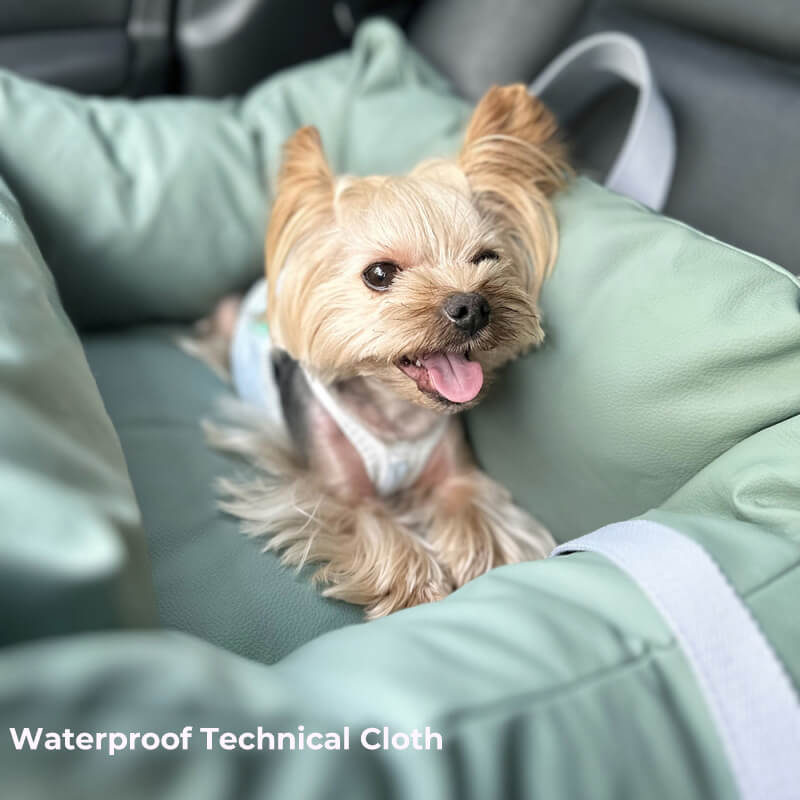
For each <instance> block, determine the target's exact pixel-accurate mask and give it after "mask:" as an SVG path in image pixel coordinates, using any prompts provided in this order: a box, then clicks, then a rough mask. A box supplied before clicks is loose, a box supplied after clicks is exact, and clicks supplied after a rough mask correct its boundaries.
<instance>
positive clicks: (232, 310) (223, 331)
mask: <svg viewBox="0 0 800 800" xmlns="http://www.w3.org/2000/svg"><path fill="white" fill-rule="evenodd" d="M241 304H242V298H241V296H240V295H233V294H232V295H228V296H227V297H223V298H222V300H220V301H219V303H217V305H216V306H215V307H214V309H213V311H212V312H211V313H210V314H209V315H208V316H207V317H203V319H201V320H198V322H197V323H195V326H194V329H193V330H192V333H191V334H190V335H188V336H179V337H178V339H177V341H178V345H179V347H180V348H181V349H182V350H183V351H184V352H186V353H188V354H189V355H190V356H194V357H195V358H199V359H200V360H201V361H204V362H205V363H206V364H207V365H208V366H209V367H211V369H212V370H214V372H216V373H217V375H219V377H220V378H222V379H223V380H225V381H229V380H230V377H231V376H230V363H229V362H230V357H229V356H230V349H231V339H233V331H234V329H235V327H236V319H237V317H238V315H239V308H240V306H241Z"/></svg>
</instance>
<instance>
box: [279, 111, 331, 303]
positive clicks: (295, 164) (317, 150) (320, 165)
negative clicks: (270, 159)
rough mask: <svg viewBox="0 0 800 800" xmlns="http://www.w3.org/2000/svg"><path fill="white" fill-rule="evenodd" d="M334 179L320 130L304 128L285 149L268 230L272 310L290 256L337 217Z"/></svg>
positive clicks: (289, 141)
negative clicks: (332, 217) (280, 278)
mask: <svg viewBox="0 0 800 800" xmlns="http://www.w3.org/2000/svg"><path fill="white" fill-rule="evenodd" d="M333 186H334V176H333V173H332V171H331V168H330V167H329V166H328V162H327V160H326V158H325V153H324V152H323V150H322V141H321V139H320V136H319V131H317V129H316V128H315V127H313V126H312V125H307V126H305V127H304V128H300V129H299V130H298V131H296V132H295V133H294V134H292V136H290V137H289V139H288V140H287V142H286V144H285V145H284V148H283V165H282V167H281V171H280V174H279V175H278V186H277V191H276V194H275V203H274V205H273V207H272V212H271V214H270V219H269V226H268V228H267V242H266V259H267V286H268V288H269V301H268V306H267V307H268V308H269V309H270V316H271V312H272V311H273V310H274V309H275V308H276V307H277V303H276V302H275V301H276V297H275V291H276V287H277V286H278V275H279V273H280V271H281V270H282V269H283V267H284V263H285V261H286V258H287V256H288V254H289V253H290V252H291V250H292V249H293V248H294V247H295V245H296V244H297V242H298V241H299V240H300V239H302V238H303V237H304V236H306V235H307V234H308V233H309V232H310V231H313V230H315V229H316V228H318V227H320V226H321V225H324V224H326V223H327V222H328V221H329V219H330V217H331V216H332V214H333Z"/></svg>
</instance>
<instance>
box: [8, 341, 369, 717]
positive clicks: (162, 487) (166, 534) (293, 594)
mask: <svg viewBox="0 0 800 800" xmlns="http://www.w3.org/2000/svg"><path fill="white" fill-rule="evenodd" d="M175 335H176V331H175V330H174V329H172V328H165V327H151V328H139V329H134V330H127V331H124V332H120V333H104V334H95V335H91V336H87V337H85V339H84V345H85V347H86V354H87V356H88V358H89V363H90V364H91V367H92V370H93V372H94V375H95V378H96V380H97V385H98V386H99V388H100V391H101V393H102V395H103V399H104V401H105V404H106V407H107V408H108V412H109V414H110V415H111V417H112V419H113V420H114V425H115V427H116V429H117V432H118V433H119V437H120V441H121V442H122V447H123V449H124V450H125V456H126V458H127V461H128V467H129V469H130V472H131V477H132V479H133V483H134V486H135V488H136V496H137V498H138V500H139V503H140V505H141V508H142V516H143V520H144V525H145V528H146V530H147V532H148V536H149V539H150V551H151V557H152V563H153V583H154V585H155V590H156V598H157V601H158V614H159V620H160V622H161V624H162V625H164V626H165V627H168V628H177V629H179V630H183V631H189V632H191V633H194V634H196V635H198V636H200V637H202V638H204V639H206V640H208V641H210V642H213V643H214V644H218V645H220V646H222V647H225V648H227V649H229V650H233V651H234V652H236V653H240V654H241V655H244V656H247V657H248V658H252V659H255V660H256V661H262V662H265V663H272V662H274V661H277V660H278V659H279V658H281V657H282V656H284V655H286V654H287V653H290V652H291V651H292V650H295V649H296V648H297V647H299V646H300V645H301V644H304V643H305V642H307V641H309V640H311V639H313V638H315V637H317V636H319V635H320V634H322V633H325V632H326V631H329V630H333V629H334V628H340V627H342V626H343V625H348V624H353V623H357V622H361V621H362V620H363V612H362V610H361V608H360V607H356V606H351V605H347V604H345V603H340V602H337V601H333V600H326V599H325V598H324V597H322V596H321V595H320V591H319V588H318V587H315V586H313V585H312V583H311V580H310V577H311V572H312V570H305V571H303V572H301V573H299V574H298V573H297V572H296V571H295V570H294V569H286V568H284V567H282V566H281V565H280V563H279V561H278V558H277V557H276V556H275V555H274V554H273V553H262V552H261V550H262V549H263V542H259V541H258V540H254V539H248V538H247V537H246V536H244V535H243V534H242V532H241V530H240V526H239V521H238V520H237V519H234V518H233V517H230V516H228V515H226V514H223V513H222V512H220V511H219V509H218V508H217V505H216V501H217V497H218V495H217V493H216V490H215V482H216V480H217V479H218V478H222V477H227V478H234V477H237V476H241V475H242V474H243V473H244V472H245V465H244V464H243V463H242V462H241V461H238V460H236V459H234V458H229V457H227V456H225V455H224V454H222V453H219V452H218V451H215V450H213V449H212V448H210V447H209V445H208V443H207V442H206V440H205V437H204V436H203V431H202V429H201V427H200V420H202V419H204V418H217V419H218V418H219V415H218V414H216V410H217V402H218V401H219V399H220V398H221V397H223V396H224V395H226V394H227V393H228V392H230V387H229V386H228V384H225V383H223V382H222V381H221V380H220V379H219V378H218V377H217V376H216V375H215V374H214V373H213V372H212V371H211V370H210V369H209V368H208V367H207V366H206V365H205V364H204V363H202V362H201V361H199V360H198V359H196V358H192V357H191V356H189V355H187V354H186V353H184V352H183V351H182V350H180V349H179V348H178V347H177V346H176V345H175ZM245 477H250V475H249V474H246V475H245ZM0 733H2V732H0Z"/></svg>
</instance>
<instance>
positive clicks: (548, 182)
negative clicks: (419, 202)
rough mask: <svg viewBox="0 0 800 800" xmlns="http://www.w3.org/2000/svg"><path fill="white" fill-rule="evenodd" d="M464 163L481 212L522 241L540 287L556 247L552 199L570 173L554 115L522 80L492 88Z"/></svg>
mask: <svg viewBox="0 0 800 800" xmlns="http://www.w3.org/2000/svg"><path fill="white" fill-rule="evenodd" d="M459 165H460V166H461V169H462V170H463V171H464V174H465V175H466V176H467V180H468V181H469V184H470V189H471V191H472V194H473V197H474V200H475V203H476V205H477V206H478V208H479V210H481V211H482V212H483V213H485V214H487V215H490V216H491V218H492V221H493V222H494V223H495V224H499V225H501V226H504V227H506V228H508V229H509V232H510V233H511V234H512V236H513V238H514V240H515V241H516V242H517V243H518V244H519V246H520V249H521V254H520V255H521V256H522V257H523V258H526V260H528V261H529V264H528V267H529V269H528V272H529V275H528V277H529V278H530V279H531V287H532V288H534V289H536V290H538V287H539V286H540V285H541V282H542V280H543V279H544V277H545V275H546V274H547V272H548V271H549V270H550V268H551V267H552V264H553V262H554V261H555V256H556V249H557V248H556V242H557V236H556V226H555V219H554V217H553V212H552V209H551V208H550V203H549V202H548V199H547V198H548V197H549V196H550V195H551V194H552V193H553V192H555V191H556V190H557V189H559V188H561V187H562V186H563V185H564V184H565V182H566V180H567V177H568V175H569V167H568V164H567V159H566V153H565V148H564V146H563V144H562V142H561V139H560V137H559V132H558V125H557V124H556V120H555V117H554V116H553V115H552V114H551V113H550V111H549V110H548V109H547V108H546V107H545V105H544V103H542V102H541V100H539V99H538V98H536V97H532V96H531V95H530V94H529V93H528V90H527V89H526V88H525V87H524V86H523V85H522V84H521V83H519V84H514V85H512V86H493V87H492V88H491V89H489V91H488V92H486V94H485V95H484V96H483V97H482V98H481V100H480V102H479V103H478V105H477V107H476V108H475V111H474V112H473V114H472V118H471V119H470V121H469V124H468V126H467V131H466V135H465V137H464V145H463V147H462V149H461V154H460V156H459Z"/></svg>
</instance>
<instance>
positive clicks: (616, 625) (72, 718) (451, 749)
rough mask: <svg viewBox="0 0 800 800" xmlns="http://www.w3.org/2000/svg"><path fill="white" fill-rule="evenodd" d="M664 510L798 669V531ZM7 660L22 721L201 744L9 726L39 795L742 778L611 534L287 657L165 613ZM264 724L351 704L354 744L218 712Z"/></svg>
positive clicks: (601, 795)
mask: <svg viewBox="0 0 800 800" xmlns="http://www.w3.org/2000/svg"><path fill="white" fill-rule="evenodd" d="M786 444H787V446H788V445H790V444H794V445H795V446H796V442H794V443H792V442H790V441H788V440H787V442H786ZM769 465H770V466H774V465H775V462H774V461H773V460H772V459H770V460H769ZM721 491H724V490H721ZM658 521H660V522H662V523H663V524H667V525H669V526H670V527H672V528H674V529H675V530H679V531H681V532H683V533H685V534H688V535H690V536H692V537H693V538H695V539H696V540H698V541H699V542H701V543H702V544H703V546H704V547H705V548H706V550H707V551H708V552H710V553H711V554H712V556H713V557H714V558H715V560H717V562H718V563H720V564H723V566H724V569H725V572H726V577H727V578H728V579H729V580H730V581H731V583H732V584H733V586H734V587H735V588H736V589H737V591H738V592H739V593H740V594H741V595H742V596H743V597H744V599H745V602H746V603H747V604H748V606H749V607H750V609H751V610H752V611H753V614H754V616H755V617H756V619H757V621H758V623H759V625H760V626H761V627H762V630H763V631H764V632H765V635H766V636H767V637H768V639H769V640H770V641H771V643H772V644H773V646H774V647H775V649H776V651H777V652H778V653H779V654H780V656H781V657H782V658H783V659H785V661H786V663H787V664H788V665H790V668H791V672H792V678H793V680H794V682H795V686H797V685H798V680H800V669H799V668H800V621H798V615H797V614H796V613H795V609H796V599H797V596H798V593H799V592H800V552H798V550H799V548H798V547H797V545H795V544H793V543H792V542H790V541H788V540H787V539H785V538H783V537H781V536H779V535H777V534H776V532H773V531H769V530H766V529H762V528H758V527H756V526H753V525H750V524H748V523H746V522H740V521H735V520H731V519H719V518H717V519H714V518H712V517H709V516H688V515H683V516H680V515H671V516H670V517H669V519H667V518H666V515H661V518H660V519H659V520H658ZM754 553H758V558H754V557H753V554H754ZM722 554H724V562H723V559H722V558H720V556H721V555H722ZM0 669H1V670H2V673H1V675H0V677H2V680H0V709H2V719H3V724H4V726H5V725H8V726H17V727H18V726H23V725H28V726H43V727H45V728H46V729H48V730H63V728H64V727H70V728H71V729H72V730H86V731H106V730H113V731H118V730H124V731H128V730H133V731H151V730H154V731H161V732H163V731H178V732H180V731H181V730H182V729H183V726H185V725H193V726H194V730H193V739H192V742H191V746H190V748H189V749H188V750H187V751H185V752H184V751H177V752H166V751H163V750H159V751H155V752H146V751H144V750H142V749H141V748H138V749H136V750H133V751H130V750H123V751H122V752H119V753H117V754H116V755H115V756H114V757H113V758H109V757H108V756H107V755H105V754H104V753H103V752H74V751H73V752H69V751H64V750H61V751H55V752H47V753H41V752H24V751H23V752H19V753H18V752H16V751H12V750H11V748H10V745H9V737H8V736H7V734H6V732H5V731H2V734H3V737H2V739H0V769H1V770H2V775H3V786H4V790H5V791H6V792H7V794H8V796H9V797H14V798H24V799H25V800H30V798H45V797H52V796H53V787H58V794H59V796H60V797H68V798H87V797H89V798H92V797H97V798H100V797H114V798H119V799H120V800H124V799H125V798H144V797H159V798H169V799H170V800H177V799H178V798H181V799H182V798H186V800H198V798H200V800H204V799H205V798H208V800H217V799H218V798H220V797H236V798H237V800H249V798H253V800H257V799H258V800H263V798H284V797H298V798H300V797H302V798H309V799H313V798H326V797H347V798H364V799H365V800H374V798H380V797H397V798H408V799H409V800H412V798H413V800H420V798H421V799H422V800H428V799H430V800H440V799H441V798H449V799H452V800H485V799H486V798H493V797H498V798H500V797H502V798H509V799H510V800H513V799H514V798H529V797H544V798H548V800H573V798H576V797H587V798H592V800H638V799H639V798H643V797H646V798H655V800H668V799H669V800H673V799H674V798H681V800H710V799H714V800H731V798H735V797H736V794H735V789H734V784H733V783H732V779H731V775H730V771H729V769H728V765H727V762H726V760H725V758H724V754H723V751H722V748H721V744H720V741H719V738H718V736H717V734H716V731H715V729H714V727H713V726H712V724H711V721H710V718H709V715H708V712H707V710H706V708H705V706H704V704H703V700H702V696H701V695H700V693H699V690H698V687H697V683H696V681H695V680H694V677H693V675H692V673H691V670H690V668H689V666H688V664H687V662H686V660H685V659H684V657H683V656H682V654H681V652H680V651H679V650H678V649H677V647H676V646H675V643H674V641H673V640H672V638H671V636H670V633H669V630H668V628H667V626H666V624H665V623H664V622H663V620H662V619H661V617H660V616H659V615H658V613H657V612H656V611H655V609H654V608H653V607H652V606H651V605H650V604H649V603H648V602H647V601H646V599H645V598H644V596H643V595H642V594H641V592H640V591H639V590H638V589H637V588H636V587H635V585H634V584H633V583H632V582H631V581H630V580H629V579H628V578H627V577H626V576H625V575H624V574H622V573H621V572H619V571H618V570H617V569H616V568H615V567H614V566H613V565H611V564H610V563H609V562H607V561H606V560H605V559H603V558H602V557H601V556H597V555H594V554H583V553H581V554H576V555H570V556H566V557H562V558H558V559H551V560H548V561H540V562H535V563H529V564H521V565H517V566H512V567H506V568H502V569H499V570H495V571H494V572H492V573H489V574H488V575H486V576H484V577H481V578H479V579H477V580H475V581H474V582H472V583H470V584H468V585H467V586H466V587H465V588H464V589H462V590H461V591H459V592H457V593H456V594H454V595H452V596H451V597H450V598H448V599H446V600H444V601H443V602H441V603H437V604H433V605H426V606H420V607H417V608H414V609H410V610H408V611H404V612H400V613H398V614H395V615H393V616H390V617H388V618H386V619H383V620H379V621H377V622H372V623H369V624H367V625H357V626H350V627H347V628H344V629H342V630H340V631H336V632H334V633H331V634H328V635H326V636H322V637H320V638H318V639H316V640H315V641H314V642H311V643H310V644H308V645H306V646H305V647H303V648H301V649H299V650H297V651H296V652H295V653H293V654H292V655H291V656H289V657H287V658H285V659H283V660H282V661H281V662H279V663H278V664H275V665H273V666H271V667H265V666H262V665H257V664H254V663H252V662H247V661H245V660H242V659H239V658H237V657H235V656H233V655H232V654H230V653H227V652H225V651H223V650H221V649H219V648H215V647H212V646H210V645H208V644H205V643H203V642H200V641H198V640H197V639H194V638H191V637H187V636H183V635H180V636H179V635H176V634H167V633H159V634H151V635H147V636H144V635H106V636H82V637H72V638H71V639H67V640H63V641H53V642H49V643H42V644H37V645H33V646H27V647H25V646H23V647H17V648H14V649H13V650H11V651H8V652H6V653H5V654H4V655H3V657H2V659H0ZM259 725H261V726H263V728H264V730H266V731H289V732H295V733H296V732H297V727H298V725H303V726H304V728H305V731H308V732H311V731H340V732H341V731H342V730H343V727H344V726H346V725H347V726H350V728H351V748H350V750H348V751H320V752H317V751H312V750H309V749H306V750H303V751H298V750H295V751H294V752H290V751H282V752H279V751H272V752H270V751H269V750H264V751H258V750H251V751H246V750H234V751H226V750H223V749H222V748H221V747H220V746H219V744H215V745H214V747H213V749H212V750H210V751H209V750H206V748H205V736H204V735H203V734H202V733H201V732H200V730H199V729H200V727H201V726H204V727H216V728H220V730H221V731H233V732H235V733H237V734H238V733H242V732H257V729H258V726H259ZM384 726H389V728H390V731H391V732H392V733H394V732H397V731H412V730H413V729H414V728H417V729H420V730H424V729H425V726H430V727H431V729H432V730H433V731H436V732H439V733H441V735H442V739H443V749H442V750H441V751H438V750H431V751H418V752H417V751H413V750H405V751H394V750H375V751H366V750H364V749H362V748H361V746H360V744H359V740H360V734H361V731H362V730H364V729H366V728H368V727H377V728H379V729H382V728H383V727H384ZM379 736H380V735H379ZM369 741H370V742H372V741H374V735H373V736H372V737H371V738H370V739H369ZM379 741H380V739H379ZM331 787H334V788H333V789H332V788H331Z"/></svg>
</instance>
